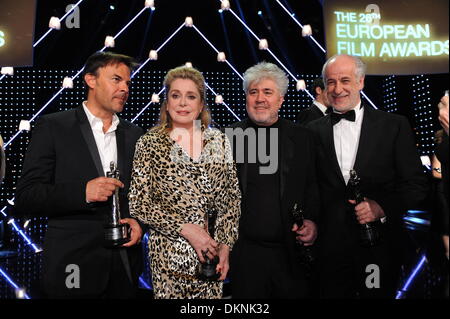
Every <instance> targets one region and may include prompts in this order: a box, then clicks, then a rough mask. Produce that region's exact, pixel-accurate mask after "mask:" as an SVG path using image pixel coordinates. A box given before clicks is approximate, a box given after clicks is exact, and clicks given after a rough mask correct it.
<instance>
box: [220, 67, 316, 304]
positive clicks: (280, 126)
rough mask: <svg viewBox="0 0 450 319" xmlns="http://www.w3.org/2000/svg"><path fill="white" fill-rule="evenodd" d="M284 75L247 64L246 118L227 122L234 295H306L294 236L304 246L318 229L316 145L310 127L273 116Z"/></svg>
mask: <svg viewBox="0 0 450 319" xmlns="http://www.w3.org/2000/svg"><path fill="white" fill-rule="evenodd" d="M288 83H289V81H288V78H287V77H286V75H285V74H284V72H283V71H282V70H280V69H279V68H278V67H277V66H276V65H274V64H271V63H266V62H262V63H259V64H257V65H255V66H253V67H251V68H249V69H248V70H247V71H246V72H245V74H244V90H245V93H246V102H247V104H246V108H247V113H248V117H249V118H248V119H246V120H243V121H241V122H238V123H235V124H234V125H233V126H232V127H231V128H227V129H226V133H227V135H228V136H229V138H230V141H231V142H232V144H233V150H234V158H235V161H236V164H237V174H238V179H239V186H240V189H241V193H242V202H241V219H240V224H239V237H238V240H237V242H236V244H235V245H234V247H233V250H232V254H231V263H230V271H231V287H232V296H233V298H302V297H305V296H306V295H307V287H306V286H307V284H306V278H305V270H304V269H303V267H302V265H301V262H300V257H299V255H298V251H297V250H296V237H297V240H299V241H301V242H302V243H303V244H304V245H306V246H308V245H312V244H313V243H314V241H315V238H316V236H317V229H316V224H315V223H314V221H313V220H314V219H315V218H316V215H317V211H318V193H317V187H316V179H315V175H314V166H315V153H314V148H313V147H314V145H313V138H312V135H311V134H310V132H308V131H307V130H306V129H304V128H302V127H300V126H297V125H296V124H294V123H292V122H290V121H287V120H285V119H282V118H279V117H278V111H279V109H280V108H281V105H282V103H283V102H284V95H285V94H286V91H287V87H288ZM267 154H269V158H268V157H267V156H266V155H267ZM295 204H297V205H298V207H301V208H302V209H303V210H304V211H305V218H306V219H305V221H304V225H303V226H302V227H301V228H300V229H299V227H298V225H296V224H295V223H294V219H293V216H292V209H293V207H294V205H295Z"/></svg>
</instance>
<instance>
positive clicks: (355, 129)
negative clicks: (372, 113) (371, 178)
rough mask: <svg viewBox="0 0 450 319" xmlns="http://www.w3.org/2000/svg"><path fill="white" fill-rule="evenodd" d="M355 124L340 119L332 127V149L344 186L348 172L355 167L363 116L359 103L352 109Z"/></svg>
mask: <svg viewBox="0 0 450 319" xmlns="http://www.w3.org/2000/svg"><path fill="white" fill-rule="evenodd" d="M354 110H355V122H351V121H348V120H346V119H342V120H340V121H339V123H337V124H335V125H334V126H333V136H334V147H335V150H336V157H337V160H338V162H339V167H340V168H341V172H342V176H343V177H344V180H345V184H347V183H348V180H349V179H350V170H351V169H353V166H354V165H355V159H356V153H357V152H358V144H359V137H360V134H361V124H362V121H363V116H364V108H361V102H360V103H359V104H358V105H357V106H356V107H355V108H354Z"/></svg>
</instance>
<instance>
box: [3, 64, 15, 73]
mask: <svg viewBox="0 0 450 319" xmlns="http://www.w3.org/2000/svg"><path fill="white" fill-rule="evenodd" d="M1 73H2V74H3V75H13V74H14V68H13V67H11V66H4V67H2V70H1Z"/></svg>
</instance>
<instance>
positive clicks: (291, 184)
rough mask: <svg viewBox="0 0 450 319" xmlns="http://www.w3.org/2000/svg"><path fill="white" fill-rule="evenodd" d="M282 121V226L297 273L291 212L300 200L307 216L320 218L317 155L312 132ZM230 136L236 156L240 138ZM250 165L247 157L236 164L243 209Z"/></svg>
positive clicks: (246, 124)
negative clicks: (316, 174) (316, 168)
mask: <svg viewBox="0 0 450 319" xmlns="http://www.w3.org/2000/svg"><path fill="white" fill-rule="evenodd" d="M249 121H250V120H249V119H246V120H244V121H241V122H238V123H235V124H233V125H232V126H231V128H233V129H239V128H240V129H242V130H245V129H247V128H248V127H249V126H250V123H249ZM279 121H280V134H281V135H280V137H281V138H280V139H279V140H280V141H281V143H280V144H281V145H280V147H281V149H280V157H281V158H280V159H279V163H278V164H279V166H278V169H279V170H280V198H281V203H280V205H281V212H282V226H283V228H284V240H285V243H286V247H288V251H289V257H290V259H291V265H292V268H293V270H294V272H297V271H298V270H299V267H298V261H299V258H298V256H297V255H296V254H297V252H296V248H295V238H294V237H295V236H294V234H293V232H292V231H291V229H292V226H293V224H294V220H293V217H292V213H291V211H292V208H293V207H294V204H295V203H298V204H300V205H301V206H302V207H303V209H304V211H305V218H307V219H310V220H312V221H316V220H317V219H318V213H319V205H320V204H319V197H318V189H317V181H316V176H315V165H316V158H315V156H316V154H315V147H314V139H313V136H312V134H311V132H309V131H308V130H307V129H306V128H303V127H300V126H299V125H297V124H294V123H293V122H291V121H288V120H285V119H281V118H280V119H279ZM229 138H230V141H232V142H233V154H234V158H235V159H236V143H235V141H236V139H235V137H234V136H229ZM247 167H248V165H247V160H245V162H244V163H239V162H238V163H236V168H237V175H238V179H239V187H240V189H241V194H242V201H241V207H242V209H244V207H245V200H246V190H247ZM243 213H244V211H243ZM241 221H242V218H241ZM269 227H270V226H269ZM238 241H239V238H238Z"/></svg>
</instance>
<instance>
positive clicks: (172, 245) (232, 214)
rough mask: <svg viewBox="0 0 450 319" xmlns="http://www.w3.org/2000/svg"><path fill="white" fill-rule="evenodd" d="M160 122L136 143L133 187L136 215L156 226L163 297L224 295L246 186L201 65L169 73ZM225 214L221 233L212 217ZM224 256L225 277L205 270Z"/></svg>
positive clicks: (152, 243)
mask: <svg viewBox="0 0 450 319" xmlns="http://www.w3.org/2000/svg"><path fill="white" fill-rule="evenodd" d="M164 86H165V88H166V94H167V98H166V99H165V101H164V102H163V105H162V107H161V115H160V123H159V125H157V126H156V127H154V128H153V129H151V130H150V131H148V132H147V133H146V134H145V135H143V136H142V137H141V138H140V140H139V141H138V143H137V145H136V153H135V157H134V163H133V172H132V182H131V188H130V192H129V199H130V212H131V215H132V216H133V217H135V218H137V219H138V220H140V221H141V222H143V223H145V224H147V225H149V229H150V230H149V232H150V234H149V249H150V256H149V257H150V268H151V272H152V282H153V288H154V297H155V298H165V299H166V298H221V297H222V290H223V280H224V279H225V277H226V275H227V272H228V269H229V262H228V259H229V253H230V250H231V248H232V246H233V244H234V242H235V241H236V238H237V234H238V223H239V217H240V191H239V186H238V180H237V177H236V168H235V165H234V163H233V160H232V154H231V148H230V144H229V141H228V139H227V138H226V136H225V135H224V134H223V133H221V132H220V131H218V130H215V129H211V128H209V127H208V126H209V124H210V115H209V111H208V110H207V108H206V105H205V103H206V101H205V92H206V89H205V84H204V78H203V76H202V75H201V73H200V72H199V71H197V70H195V69H194V68H188V67H179V68H176V69H173V70H171V71H169V73H168V74H167V75H166V78H165V80H164ZM209 209H212V210H214V211H215V212H217V217H216V222H215V229H214V234H211V235H210V234H209V233H208V232H207V231H206V230H205V214H206V212H207V211H208V210H209ZM214 256H218V257H219V259H220V262H219V264H218V266H217V268H216V270H217V271H218V272H219V273H220V278H219V280H217V281H203V280H201V279H199V278H198V276H197V272H198V267H199V264H200V262H204V261H205V258H209V259H212V258H213V257H214Z"/></svg>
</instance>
